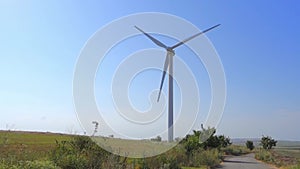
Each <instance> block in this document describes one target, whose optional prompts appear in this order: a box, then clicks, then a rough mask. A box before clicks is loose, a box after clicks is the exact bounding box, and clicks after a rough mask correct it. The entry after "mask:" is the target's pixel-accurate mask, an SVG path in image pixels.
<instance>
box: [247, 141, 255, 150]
mask: <svg viewBox="0 0 300 169" xmlns="http://www.w3.org/2000/svg"><path fill="white" fill-rule="evenodd" d="M246 147H247V148H248V149H249V150H250V151H252V150H253V149H254V144H253V141H250V140H247V142H246Z"/></svg>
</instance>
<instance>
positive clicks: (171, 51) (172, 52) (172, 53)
mask: <svg viewBox="0 0 300 169" xmlns="http://www.w3.org/2000/svg"><path fill="white" fill-rule="evenodd" d="M167 52H168V54H170V55H171V56H174V55H175V51H174V50H173V49H172V48H170V47H169V48H167Z"/></svg>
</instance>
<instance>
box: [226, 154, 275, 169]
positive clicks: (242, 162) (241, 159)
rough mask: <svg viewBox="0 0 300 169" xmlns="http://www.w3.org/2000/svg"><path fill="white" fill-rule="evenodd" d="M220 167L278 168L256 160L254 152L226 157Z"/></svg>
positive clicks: (241, 168) (236, 168) (244, 168)
mask: <svg viewBox="0 0 300 169" xmlns="http://www.w3.org/2000/svg"><path fill="white" fill-rule="evenodd" d="M220 168H222V169H276V168H275V167H273V166H270V165H267V164H265V163H263V162H260V161H257V160H255V158H254V154H247V155H243V156H230V157H226V158H225V160H224V162H223V163H222V165H221V167H220Z"/></svg>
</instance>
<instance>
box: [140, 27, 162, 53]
mask: <svg viewBox="0 0 300 169" xmlns="http://www.w3.org/2000/svg"><path fill="white" fill-rule="evenodd" d="M134 27H135V28H136V29H137V30H139V31H140V32H142V33H143V34H144V35H146V36H147V37H148V38H149V39H151V40H152V42H154V43H155V44H156V45H157V46H160V47H162V48H165V49H167V48H168V47H167V46H166V45H165V44H163V43H162V42H160V41H159V40H157V39H155V38H154V37H152V36H151V35H149V34H148V33H146V32H144V31H143V30H142V29H140V28H139V27H137V26H134Z"/></svg>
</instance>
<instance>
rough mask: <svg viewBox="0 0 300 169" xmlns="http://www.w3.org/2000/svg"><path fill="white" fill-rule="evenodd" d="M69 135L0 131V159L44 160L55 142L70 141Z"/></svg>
mask: <svg viewBox="0 0 300 169" xmlns="http://www.w3.org/2000/svg"><path fill="white" fill-rule="evenodd" d="M71 137H72V136H71V135H65V134H57V133H41V132H23V131H0V157H1V158H7V157H10V158H14V159H17V160H32V159H43V158H46V157H47V156H48V154H49V152H50V151H51V150H52V149H53V148H54V147H55V144H56V140H57V141H62V140H70V139H71Z"/></svg>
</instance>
